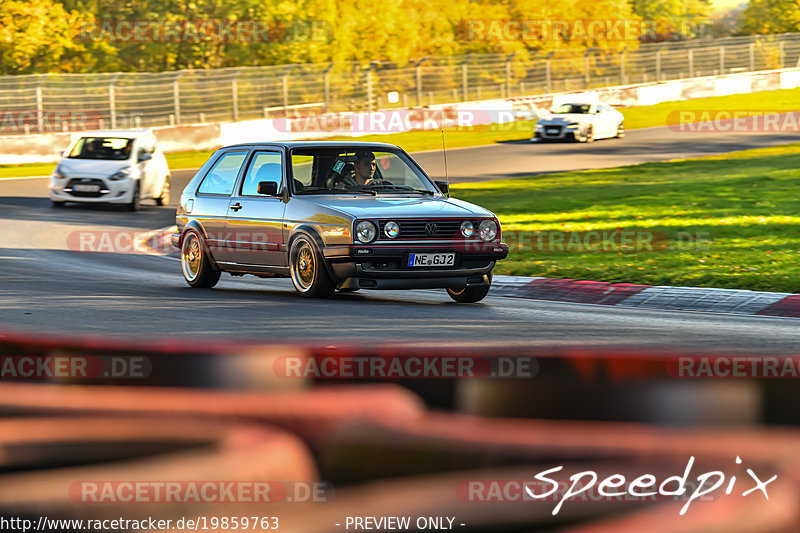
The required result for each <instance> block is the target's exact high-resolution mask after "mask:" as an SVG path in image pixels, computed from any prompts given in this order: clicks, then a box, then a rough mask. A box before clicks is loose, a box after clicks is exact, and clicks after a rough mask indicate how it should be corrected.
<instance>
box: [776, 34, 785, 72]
mask: <svg viewBox="0 0 800 533" xmlns="http://www.w3.org/2000/svg"><path fill="white" fill-rule="evenodd" d="M785 44H786V42H785V41H783V40H781V42H780V43H778V65H779V67H778V68H784V62H785V61H784V58H785V56H786V46H785Z"/></svg>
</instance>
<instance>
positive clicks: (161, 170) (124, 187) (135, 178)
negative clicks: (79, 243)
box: [50, 130, 170, 211]
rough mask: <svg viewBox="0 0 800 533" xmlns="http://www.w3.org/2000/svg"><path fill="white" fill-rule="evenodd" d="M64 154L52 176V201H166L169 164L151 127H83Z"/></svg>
mask: <svg viewBox="0 0 800 533" xmlns="http://www.w3.org/2000/svg"><path fill="white" fill-rule="evenodd" d="M62 155H63V159H61V161H59V163H58V164H57V165H56V168H55V169H54V170H53V175H52V176H51V177H50V200H51V201H52V202H53V206H54V207H60V206H63V205H64V204H65V203H66V202H88V203H109V204H123V205H125V206H127V207H128V209H130V210H131V211H136V210H137V209H139V202H140V201H141V200H142V199H145V198H151V199H153V200H155V201H156V203H157V204H158V205H166V204H168V203H169V186H170V179H169V178H170V176H169V167H168V166H167V160H166V159H165V158H164V154H163V153H162V152H161V149H160V148H159V147H158V140H157V139H156V137H155V136H154V135H153V134H152V132H150V131H149V130H127V131H125V130H108V131H87V132H84V133H81V134H80V135H79V136H78V137H76V138H74V139H73V140H72V142H71V143H70V146H69V148H68V149H67V150H66V151H65V152H64V153H63V154H62Z"/></svg>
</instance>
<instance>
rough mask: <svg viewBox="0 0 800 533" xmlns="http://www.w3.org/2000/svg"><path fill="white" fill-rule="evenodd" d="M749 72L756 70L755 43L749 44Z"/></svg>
mask: <svg viewBox="0 0 800 533" xmlns="http://www.w3.org/2000/svg"><path fill="white" fill-rule="evenodd" d="M749 48H750V72H753V71H754V70H755V69H756V43H750V46H749Z"/></svg>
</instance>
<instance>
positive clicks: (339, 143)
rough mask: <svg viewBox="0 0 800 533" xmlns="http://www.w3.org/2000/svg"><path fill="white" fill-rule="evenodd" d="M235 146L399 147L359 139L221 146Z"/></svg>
mask: <svg viewBox="0 0 800 533" xmlns="http://www.w3.org/2000/svg"><path fill="white" fill-rule="evenodd" d="M237 146H271V147H276V146H279V147H284V148H290V149H291V148H350V147H353V148H374V149H378V148H388V149H392V150H394V149H397V148H399V147H398V146H397V145H395V144H388V143H376V142H359V141H271V142H251V143H239V144H231V145H229V146H223V148H234V147H237Z"/></svg>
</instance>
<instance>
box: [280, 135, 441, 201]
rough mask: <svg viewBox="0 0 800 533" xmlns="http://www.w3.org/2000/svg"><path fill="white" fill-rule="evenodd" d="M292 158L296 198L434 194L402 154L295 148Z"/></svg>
mask: <svg viewBox="0 0 800 533" xmlns="http://www.w3.org/2000/svg"><path fill="white" fill-rule="evenodd" d="M291 157H292V176H293V178H294V180H295V189H296V192H297V193H298V194H329V193H337V192H345V193H346V192H364V193H368V194H384V193H392V194H396V193H403V192H406V193H420V194H436V192H437V189H436V187H435V186H434V184H433V183H432V182H431V180H430V179H429V178H428V177H427V176H426V175H425V174H424V173H423V172H422V171H421V170H419V169H418V168H417V166H416V165H415V164H414V163H413V162H412V161H411V160H410V158H409V157H408V156H407V155H406V154H405V153H404V152H402V151H390V150H382V151H372V150H370V149H369V147H358V146H354V147H352V148H349V147H346V148H330V147H320V148H295V149H294V150H292V156H291Z"/></svg>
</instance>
